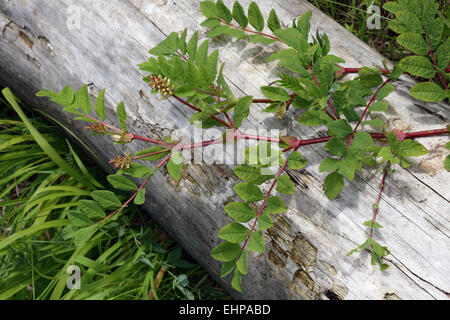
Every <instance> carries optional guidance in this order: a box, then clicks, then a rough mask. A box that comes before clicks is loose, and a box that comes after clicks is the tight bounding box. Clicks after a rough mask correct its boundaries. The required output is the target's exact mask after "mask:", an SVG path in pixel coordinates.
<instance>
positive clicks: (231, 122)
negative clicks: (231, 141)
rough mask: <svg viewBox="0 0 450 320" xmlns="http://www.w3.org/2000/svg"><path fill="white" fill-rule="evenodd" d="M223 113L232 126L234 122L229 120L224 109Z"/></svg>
mask: <svg viewBox="0 0 450 320" xmlns="http://www.w3.org/2000/svg"><path fill="white" fill-rule="evenodd" d="M223 114H224V115H225V117H226V118H227V120H228V122H229V123H230V124H231V126H232V127H233V128H234V122H233V120H231V118H230V116H229V115H228V113H227V112H226V111H224V112H223Z"/></svg>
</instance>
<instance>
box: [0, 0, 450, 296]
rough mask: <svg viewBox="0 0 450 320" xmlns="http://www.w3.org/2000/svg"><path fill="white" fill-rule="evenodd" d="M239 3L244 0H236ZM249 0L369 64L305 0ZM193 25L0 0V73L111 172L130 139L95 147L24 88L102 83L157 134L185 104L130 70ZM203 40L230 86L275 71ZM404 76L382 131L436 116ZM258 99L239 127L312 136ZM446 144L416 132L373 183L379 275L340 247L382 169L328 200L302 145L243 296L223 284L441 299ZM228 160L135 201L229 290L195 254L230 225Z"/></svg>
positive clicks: (181, 123)
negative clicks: (159, 93) (416, 151)
mask: <svg viewBox="0 0 450 320" xmlns="http://www.w3.org/2000/svg"><path fill="white" fill-rule="evenodd" d="M225 2H226V3H227V4H229V3H231V1H225ZM241 3H243V4H244V5H247V6H248V4H249V3H250V1H248V0H243V1H241ZM258 3H259V4H260V6H261V8H262V10H263V12H264V13H265V14H266V16H267V15H268V12H269V10H270V9H271V8H272V6H273V7H274V8H276V9H277V12H279V14H280V18H281V20H282V21H284V22H285V23H286V25H288V24H289V23H290V22H291V21H292V19H293V18H295V17H298V16H299V15H300V14H301V13H303V12H305V11H306V10H310V9H311V10H313V18H312V30H313V31H314V32H315V30H316V28H319V30H320V31H323V32H327V33H328V35H329V36H330V40H331V48H332V52H333V53H334V54H336V55H338V56H340V57H342V58H344V59H345V60H346V64H345V65H346V66H349V67H356V66H362V65H369V66H370V65H373V64H377V65H380V64H381V61H382V58H383V57H382V56H380V55H379V54H378V53H377V52H375V51H374V50H373V49H372V48H370V47H369V46H367V45H366V44H364V43H363V42H361V41H360V40H359V39H357V38H356V37H355V36H353V35H352V34H350V33H349V32H348V31H346V30H345V29H344V28H343V27H341V26H340V25H338V24H337V23H336V22H334V21H332V20H331V19H330V18H328V17H327V16H325V15H324V14H323V13H321V12H320V11H318V10H317V9H315V8H313V7H312V6H311V5H309V4H308V3H307V2H306V1H294V0H287V1H281V0H276V1H258ZM71 5H75V6H76V7H71ZM78 8H79V9H80V10H81V14H80V19H81V20H80V21H81V25H80V28H75V29H72V30H69V28H68V27H69V26H73V25H74V22H75V25H76V14H77V9H78ZM74 19H75V20H74ZM202 20H203V19H202V15H201V12H200V10H199V4H198V1H193V0H175V1H172V0H169V1H168V0H128V1H120V0H109V1H106V0H97V1H89V0H79V1H75V0H64V1H43V0H34V1H30V0H15V1H7V0H1V1H0V82H1V84H2V85H8V86H10V87H11V88H12V90H13V91H14V92H15V93H16V94H17V95H18V96H19V97H21V98H22V100H24V102H26V103H27V104H28V105H29V106H33V107H39V108H42V110H45V111H46V112H49V113H51V114H52V115H53V116H54V117H56V118H57V119H59V120H60V121H62V122H63V123H64V124H65V125H67V126H69V127H70V129H71V130H73V131H75V132H76V133H77V134H79V136H80V137H81V138H82V139H83V140H84V141H86V143H87V144H88V145H89V146H90V147H92V148H93V149H94V150H95V151H96V152H97V154H98V156H99V157H100V158H101V160H102V161H103V165H104V166H105V167H107V168H108V170H110V171H112V168H110V167H108V166H107V165H106V163H107V160H108V159H110V158H112V157H113V156H114V155H117V153H118V152H121V151H124V150H129V151H131V152H135V151H137V150H138V148H141V147H143V146H144V144H143V143H135V144H131V145H126V146H125V147H123V148H122V147H109V145H110V143H109V142H108V141H107V139H103V138H101V137H98V136H90V135H89V134H88V133H87V132H86V131H85V130H84V129H83V123H79V122H77V121H72V120H71V117H70V116H69V115H68V114H65V113H63V112H62V111H61V108H59V107H58V106H56V105H54V104H48V103H47V102H46V101H45V99H37V98H36V97H35V96H34V94H35V93H36V92H37V90H39V89H40V88H41V87H43V88H48V89H53V90H60V89H61V88H62V87H63V86H64V85H71V86H73V87H76V88H78V87H79V86H80V85H81V84H82V83H89V84H90V85H89V88H90V89H91V91H92V93H93V94H95V92H96V91H98V90H100V89H101V88H107V102H108V108H109V109H108V116H109V119H116V118H115V117H113V115H114V111H113V107H114V106H115V105H116V104H117V103H118V102H119V101H121V100H123V101H125V103H126V106H127V110H128V113H129V121H128V125H129V127H130V128H132V130H133V131H134V132H135V133H137V134H140V135H147V136H151V137H160V138H161V137H163V136H167V135H170V134H171V132H172V131H173V130H175V129H177V128H186V129H187V130H188V131H191V130H192V129H191V126H190V125H189V121H188V119H189V117H190V115H191V114H192V110H189V109H187V108H186V107H185V106H183V105H182V104H180V103H179V102H178V101H174V100H172V99H168V100H164V101H159V100H158V98H157V97H156V96H154V95H150V93H149V89H148V87H147V86H146V85H145V83H143V82H142V80H141V78H142V73H141V72H140V71H139V70H138V68H137V67H136V65H137V64H139V63H141V62H143V61H145V60H146V59H147V58H148V54H147V51H148V49H150V48H152V47H153V46H155V45H156V44H157V43H158V42H160V41H161V40H162V39H163V38H164V37H165V35H167V34H169V33H170V32H172V31H182V30H183V29H184V28H185V27H188V29H189V32H190V34H191V33H192V32H193V31H195V30H202V31H201V34H202V35H204V33H205V32H204V31H205V30H204V29H202V28H201V27H200V26H199V23H200V22H201V21H202ZM212 45H213V47H215V48H220V59H221V60H222V61H225V62H226V67H225V75H226V78H227V80H228V81H229V83H230V84H232V89H233V90H234V91H235V92H236V94H237V95H243V94H252V95H254V96H255V97H261V94H260V93H259V92H258V88H259V87H260V86H262V85H266V84H267V83H269V82H271V81H273V80H274V79H275V77H276V75H277V73H278V71H279V70H278V68H276V67H275V65H274V64H269V65H266V64H265V63H264V61H265V58H267V57H268V55H269V54H270V51H271V50H272V49H270V48H266V47H262V46H259V45H254V44H248V43H247V42H245V41H225V40H214V41H212ZM412 85H413V82H412V80H411V79H409V78H408V77H402V80H401V81H399V82H398V83H397V84H396V85H395V87H396V92H395V93H393V94H392V95H391V96H390V97H389V98H388V99H387V101H388V103H389V106H390V110H389V112H388V113H387V115H386V117H387V119H386V120H387V121H388V122H389V124H390V127H391V128H394V127H395V128H399V129H403V130H407V131H414V130H425V129H435V128H439V127H443V126H444V125H446V124H447V123H448V119H449V114H450V113H449V107H448V105H445V104H426V105H425V104H424V103H422V102H419V101H415V100H413V99H412V98H411V97H410V96H409V94H408V90H409V88H410V87H411V86H412ZM262 107H263V106H262V105H261V106H260V105H254V107H252V113H251V116H250V117H249V121H247V122H245V127H247V128H260V127H264V128H268V129H273V128H279V129H285V128H287V127H289V129H288V130H289V132H290V134H291V135H296V136H298V137H301V138H313V137H317V136H320V135H321V134H322V135H323V134H325V132H324V131H323V132H322V130H317V129H316V128H309V127H304V126H300V125H298V124H296V122H295V121H291V120H294V119H295V116H298V111H289V112H293V113H295V115H288V117H287V118H288V119H286V120H282V121H279V120H276V119H273V118H272V117H271V116H268V115H267V114H264V113H262V112H260V110H261V108H262ZM291 109H292V108H291ZM113 121H114V120H113ZM291 122H292V123H291ZM447 140H448V138H447V137H434V138H424V139H420V140H419V141H420V142H421V143H423V144H424V145H425V146H426V147H427V148H429V150H430V153H429V155H427V156H424V157H421V158H418V160H417V161H414V162H413V164H412V166H411V167H410V168H408V169H399V170H398V171H397V172H396V173H395V175H392V176H389V177H388V179H387V182H386V187H385V192H384V193H383V197H382V200H381V203H380V212H379V218H378V220H379V222H380V223H381V224H382V225H383V226H384V228H383V229H381V232H378V231H376V232H375V237H376V238H377V239H379V240H380V242H381V243H383V244H385V245H387V246H388V247H389V249H390V250H391V253H392V254H391V255H389V256H388V259H387V261H388V264H389V265H391V267H390V268H389V269H388V270H387V271H385V272H380V271H378V270H376V269H375V268H373V267H372V266H371V265H370V257H369V253H368V252H364V253H362V254H361V255H356V256H350V257H346V256H345V254H346V253H347V252H348V251H349V250H350V249H352V248H354V247H355V246H357V245H358V244H360V243H362V242H363V241H364V240H365V238H366V236H367V233H368V230H366V229H364V228H363V227H362V223H363V222H364V221H366V220H369V219H370V218H371V208H372V203H373V202H374V200H375V199H376V195H377V191H378V184H379V183H380V179H381V176H382V172H381V171H377V172H375V173H369V172H368V171H363V173H362V174H360V175H358V176H357V177H356V178H355V180H354V181H353V182H347V183H346V186H345V189H344V192H343V193H342V195H341V196H340V197H339V198H338V199H336V200H334V201H329V200H327V198H326V197H325V195H324V194H323V191H322V181H323V178H324V174H320V173H318V170H317V168H318V165H319V163H320V161H321V159H322V158H323V157H324V155H325V153H324V151H323V148H322V146H318V145H315V146H308V147H304V148H302V150H301V152H302V153H303V154H304V155H305V156H306V158H308V159H309V165H308V166H307V168H306V169H305V170H302V171H300V172H293V171H291V172H289V174H290V175H292V176H293V177H294V179H295V181H296V186H297V191H296V193H295V195H293V196H292V197H291V198H285V199H286V200H287V201H288V203H289V210H288V213H286V214H284V215H281V216H279V217H277V219H276V222H275V226H274V227H273V228H272V229H270V230H269V231H268V232H266V233H265V240H266V247H267V249H266V252H265V253H264V254H261V255H255V254H253V255H252V256H251V258H250V262H249V267H250V275H248V276H246V277H244V280H243V284H244V287H245V292H244V293H243V294H238V293H236V292H235V291H233V290H232V289H230V292H232V294H233V296H234V297H236V298H248V299H316V298H325V299H326V298H329V299H335V298H338V299H391V298H401V299H448V298H449V292H450V277H449V276H448V274H449V272H450V241H449V226H450V225H449V219H450V215H449V214H450V209H449V208H450V206H449V200H448V199H449V197H450V188H448V180H449V173H447V172H445V170H444V169H443V159H444V157H445V154H444V147H443V146H444V143H445V142H446V141H447ZM232 167H233V166H228V165H222V164H213V165H207V164H203V165H187V166H186V167H185V170H184V173H183V177H182V180H181V182H180V183H179V184H175V183H174V182H173V180H171V179H170V178H169V176H168V174H167V172H165V171H160V172H158V173H157V174H156V175H154V176H153V177H152V179H151V181H150V183H149V184H148V186H147V202H146V204H145V205H144V207H145V209H146V210H148V212H149V213H150V214H151V215H152V216H153V217H154V218H155V219H156V220H157V221H159V222H160V223H161V225H163V226H164V227H165V228H166V229H167V230H168V231H169V232H170V233H171V234H172V235H173V236H174V237H175V238H176V239H177V240H178V241H179V242H180V244H181V245H182V246H183V247H184V248H185V249H186V250H187V251H188V252H189V253H190V254H191V255H192V256H193V257H195V258H196V259H197V261H198V262H199V263H200V264H202V265H203V267H205V268H206V269H207V270H208V271H209V272H210V273H211V274H212V275H213V276H214V277H215V278H216V279H217V280H218V281H220V282H221V283H222V284H223V285H224V286H225V287H226V288H230V286H229V279H226V280H222V279H220V278H219V276H218V274H219V273H220V264H219V263H217V262H216V261H214V260H213V259H212V258H211V257H210V255H209V251H210V250H211V248H213V247H214V246H215V245H216V244H217V243H218V242H219V240H218V238H217V236H216V233H217V230H218V229H220V228H221V227H222V226H224V225H225V224H227V223H228V222H229V221H230V219H229V218H228V217H227V216H226V214H225V212H224V210H223V206H224V204H226V203H228V202H230V201H231V200H233V199H234V198H235V197H236V196H235V195H234V192H233V190H232V187H233V185H234V184H235V183H236V182H237V179H236V178H235V176H234V174H233V172H232Z"/></svg>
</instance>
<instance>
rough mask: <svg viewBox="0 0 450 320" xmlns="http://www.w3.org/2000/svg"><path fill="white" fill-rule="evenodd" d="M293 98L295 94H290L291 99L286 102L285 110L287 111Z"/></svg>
mask: <svg viewBox="0 0 450 320" xmlns="http://www.w3.org/2000/svg"><path fill="white" fill-rule="evenodd" d="M295 96H296V94H295V93H293V94H291V99H290V100H289V101H288V102H286V110H289V107H290V106H291V104H292V102H294V99H295Z"/></svg>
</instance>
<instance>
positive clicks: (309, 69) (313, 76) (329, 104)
mask: <svg viewBox="0 0 450 320" xmlns="http://www.w3.org/2000/svg"><path fill="white" fill-rule="evenodd" d="M308 71H309V73H310V74H311V77H312V78H313V80H314V82H315V83H316V85H317V87H318V88H320V83H319V80H317V77H316V75H315V74H314V73H313V72H312V70H311V67H308ZM327 104H328V106H329V107H330V109H331V111H332V112H333V113H334V117H333V116H332V115H331V114H330V113H329V112H328V111H327V110H325V109H324V111H325V113H326V114H327V115H328V116H329V117H330V118H331V119H333V120H336V119H337V113H336V110H334V107H333V105H332V104H331V102H330V100H327Z"/></svg>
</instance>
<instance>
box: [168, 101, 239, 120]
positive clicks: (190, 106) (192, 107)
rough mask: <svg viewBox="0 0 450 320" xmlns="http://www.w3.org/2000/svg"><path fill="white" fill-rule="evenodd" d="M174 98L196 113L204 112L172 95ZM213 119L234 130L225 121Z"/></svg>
mask: <svg viewBox="0 0 450 320" xmlns="http://www.w3.org/2000/svg"><path fill="white" fill-rule="evenodd" d="M172 97H174V98H175V99H177V100H178V101H180V102H181V103H183V104H184V105H186V106H188V107H189V108H191V109H193V110H195V111H198V112H202V110H201V109H199V108H197V107H196V106H194V105H192V104H190V103H189V102H187V101H185V100H183V99H181V98H180V97H178V96H177V95H172ZM211 119H214V120H215V121H217V122H219V123H220V124H222V125H224V126H225V127H227V128H232V126H231V125H230V124H229V123H226V122H225V121H223V120H220V119H219V118H217V117H212V118H211Z"/></svg>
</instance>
